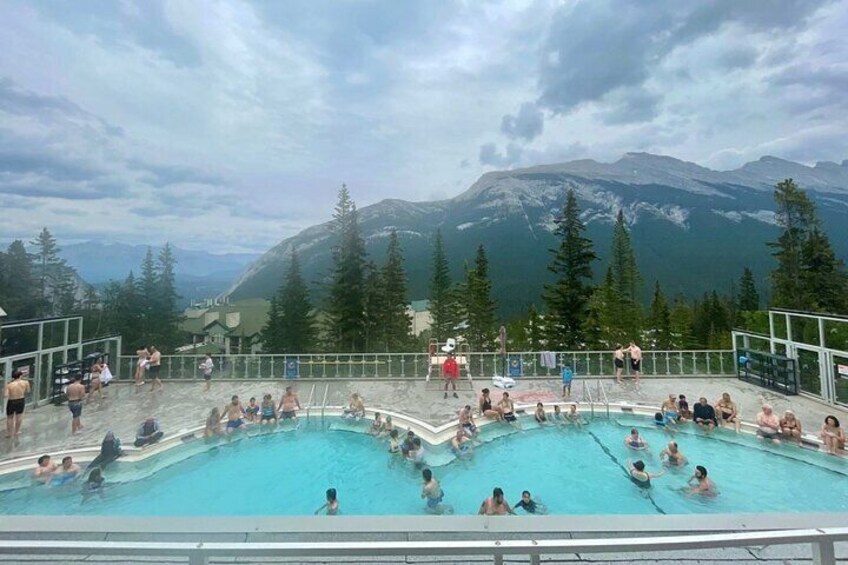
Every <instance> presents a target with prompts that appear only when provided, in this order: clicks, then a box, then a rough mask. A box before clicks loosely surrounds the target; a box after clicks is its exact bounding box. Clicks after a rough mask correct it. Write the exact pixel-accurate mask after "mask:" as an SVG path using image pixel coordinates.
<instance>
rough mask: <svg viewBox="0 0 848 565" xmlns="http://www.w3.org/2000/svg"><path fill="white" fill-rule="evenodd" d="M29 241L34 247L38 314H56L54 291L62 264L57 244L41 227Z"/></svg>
mask: <svg viewBox="0 0 848 565" xmlns="http://www.w3.org/2000/svg"><path fill="white" fill-rule="evenodd" d="M30 243H31V244H32V245H33V246H35V248H36V252H35V254H34V259H35V265H34V266H35V269H34V271H35V273H36V278H37V281H38V297H39V300H38V315H39V316H48V315H53V314H57V313H58V312H59V307H58V304H57V300H56V297H55V296H54V291H55V289H56V286H57V284H58V283H59V280H60V275H61V267H62V266H63V262H62V260H61V259H60V258H59V245H58V244H57V243H56V238H55V237H53V235H52V234H51V233H50V231H49V230H48V229H47V228H43V229H42V230H41V233H39V234H38V237H37V238H35V239H34V240H33V241H32V242H30Z"/></svg>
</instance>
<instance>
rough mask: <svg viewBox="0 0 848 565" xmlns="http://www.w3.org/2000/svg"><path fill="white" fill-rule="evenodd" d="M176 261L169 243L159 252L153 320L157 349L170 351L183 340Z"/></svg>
mask: <svg viewBox="0 0 848 565" xmlns="http://www.w3.org/2000/svg"><path fill="white" fill-rule="evenodd" d="M176 264H177V260H176V258H175V257H174V252H173V250H172V249H171V244H170V243H165V246H164V247H163V248H162V250H161V251H159V257H158V264H157V272H156V279H155V280H156V287H155V288H156V294H155V299H154V301H153V302H154V306H155V309H156V311H155V312H154V314H155V320H156V322H155V323H156V326H157V330H158V334H159V344H158V345H157V347H158V348H159V349H160V350H162V351H170V350H172V349H174V348H176V347H179V346H180V345H181V344H182V342H183V341H184V340H183V336H182V330H181V329H180V323H181V322H182V315H181V313H180V311H179V309H178V302H179V299H180V295H179V294H178V293H177V285H176V274H175V267H176Z"/></svg>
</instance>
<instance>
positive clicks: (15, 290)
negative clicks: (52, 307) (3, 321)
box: [0, 239, 40, 320]
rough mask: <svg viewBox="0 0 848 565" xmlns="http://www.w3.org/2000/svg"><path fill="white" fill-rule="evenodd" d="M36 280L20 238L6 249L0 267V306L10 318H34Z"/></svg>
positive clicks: (37, 301) (36, 313) (36, 296)
mask: <svg viewBox="0 0 848 565" xmlns="http://www.w3.org/2000/svg"><path fill="white" fill-rule="evenodd" d="M37 292H38V280H37V278H36V276H35V274H34V273H33V268H32V261H31V259H30V256H29V254H28V253H27V251H26V248H25V247H24V244H23V242H22V241H21V240H19V239H16V240H15V241H13V242H12V243H11V244H10V245H9V247H8V248H7V249H6V253H5V254H4V256H3V263H2V268H0V298H2V302H0V306H2V307H3V309H4V310H5V311H6V314H7V315H8V317H9V319H10V320H14V319H19V320H23V319H27V318H34V317H36V316H37V315H38V312H39V306H38V304H39V298H40V295H38V294H37Z"/></svg>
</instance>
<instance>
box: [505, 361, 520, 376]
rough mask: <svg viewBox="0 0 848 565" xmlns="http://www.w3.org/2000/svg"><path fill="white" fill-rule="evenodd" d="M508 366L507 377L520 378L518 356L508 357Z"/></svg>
mask: <svg viewBox="0 0 848 565" xmlns="http://www.w3.org/2000/svg"><path fill="white" fill-rule="evenodd" d="M507 365H508V366H509V376H510V377H512V378H513V379H514V378H516V377H520V376H521V374H522V373H521V357H520V356H518V355H510V356H509V358H508V360H507Z"/></svg>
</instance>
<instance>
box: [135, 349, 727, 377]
mask: <svg viewBox="0 0 848 565" xmlns="http://www.w3.org/2000/svg"><path fill="white" fill-rule="evenodd" d="M464 355H466V356H467V357H468V366H467V369H468V372H469V374H470V375H471V376H473V377H474V378H479V377H486V376H493V375H497V374H500V373H501V372H502V364H501V361H502V357H501V355H500V354H498V353H489V352H477V353H474V352H472V353H467V354H464ZM555 356H556V357H555V358H556V363H555V366H554V367H549V366H543V364H542V363H543V358H542V357H543V356H542V354H541V353H540V352H530V351H525V352H514V353H510V354H509V359H510V361H513V360H517V361H519V364H520V368H521V373H522V376H524V377H557V376H558V375H559V367H561V366H563V365H567V366H569V367H571V368H572V369H574V372H575V374H576V375H577V376H581V377H601V376H609V375H612V374H613V372H614V367H613V356H612V352H611V351H562V352H556V353H555ZM203 358H204V356H203V355H164V356H162V363H161V367H162V368H161V375H162V376H163V377H165V378H175V379H200V378H201V377H202V375H201V373H200V370H199V369H198V366H199V365H200V362H201V361H202V360H203ZM429 359H430V357H429V355H428V354H427V353H363V354H359V353H352V354H349V353H327V354H302V355H274V354H255V355H252V354H243V355H215V356H213V360H214V362H215V372H214V377H216V378H225V379H271V378H282V377H285V376H287V375H288V376H292V377H293V376H297V377H299V378H307V379H308V378H322V379H326V378H332V379H355V378H377V379H379V378H402V379H404V378H413V379H418V378H420V379H425V378H426V377H427V373H428V370H429V366H430V361H429ZM292 361H294V363H292ZM548 361H550V360H548ZM135 362H136V358H135V357H132V356H122V357H121V363H122V365H123V366H124V367H126V368H128V370H127V371H126V372H125V373H124V374H125V375H132V374H133V372H134V367H135ZM511 365H516V364H515V363H511ZM625 366H626V372H629V370H630V369H629V367H630V363H625ZM735 367H736V366H735V360H734V353H733V351H732V350H701V351H692V350H689V351H643V354H642V376H644V377H653V376H662V377H664V376H676V377H685V376H696V375H711V376H731V375H735V374H736V373H735ZM292 368H294V370H293V369H292Z"/></svg>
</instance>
